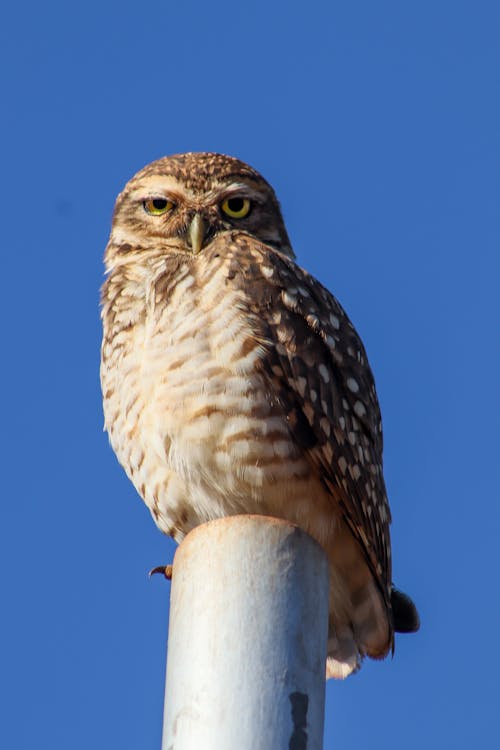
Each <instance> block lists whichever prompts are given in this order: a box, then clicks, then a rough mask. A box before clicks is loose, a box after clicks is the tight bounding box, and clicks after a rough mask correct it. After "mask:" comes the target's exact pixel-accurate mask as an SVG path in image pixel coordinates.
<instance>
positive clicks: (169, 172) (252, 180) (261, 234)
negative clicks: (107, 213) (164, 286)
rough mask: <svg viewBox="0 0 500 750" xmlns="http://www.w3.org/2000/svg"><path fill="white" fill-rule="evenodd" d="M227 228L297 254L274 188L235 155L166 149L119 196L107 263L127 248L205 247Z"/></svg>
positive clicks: (197, 250) (193, 249) (195, 251)
mask: <svg viewBox="0 0 500 750" xmlns="http://www.w3.org/2000/svg"><path fill="white" fill-rule="evenodd" d="M224 232H229V233H234V232H243V233H246V234H248V235H251V236H252V237H254V238H256V239H257V240H259V241H260V242H263V243H265V244H267V245H271V246H272V247H274V248H275V249H277V250H279V251H281V252H283V253H285V254H287V255H288V256H290V257H294V254H293V250H292V248H291V246H290V240H289V238H288V234H287V231H286V229H285V225H284V222H283V218H282V216H281V211H280V207H279V203H278V200H277V198H276V195H275V193H274V190H273V189H272V187H271V186H270V185H269V184H268V183H267V182H266V180H265V179H264V178H263V177H262V176H261V175H260V174H259V173H258V172H256V171H255V170H254V169H252V168H251V167H249V166H248V165H247V164H245V163H244V162H241V161H239V160H238V159H235V158H233V157H230V156H224V155H222V154H212V153H188V154H178V155H176V156H167V157H164V158H163V159H159V160H158V161H154V162H152V163H151V164H149V165H148V166H146V167H144V169H142V170H141V171H140V172H138V173H137V174H136V175H135V176H134V177H133V178H132V179H131V180H130V182H128V183H127V185H126V186H125V189H124V190H123V192H122V193H120V195H119V196H118V199H117V201H116V207H115V212H114V216H113V227H112V231H111V237H110V244H109V245H108V249H107V252H106V261H107V263H108V266H110V265H113V261H114V259H115V258H116V256H117V255H119V256H120V257H121V260H122V262H123V261H124V260H125V259H126V257H127V254H128V253H133V255H136V254H137V253H138V252H141V255H142V258H141V260H142V261H144V260H145V258H144V253H146V254H147V253H148V251H149V252H151V253H154V255H155V256H156V257H157V256H158V253H166V252H170V253H172V252H173V253H186V254H188V255H190V256H196V255H198V254H199V253H202V252H203V250H204V248H205V247H207V246H208V245H209V244H210V243H211V242H212V240H213V239H214V238H215V237H217V236H219V235H221V234H223V233H224Z"/></svg>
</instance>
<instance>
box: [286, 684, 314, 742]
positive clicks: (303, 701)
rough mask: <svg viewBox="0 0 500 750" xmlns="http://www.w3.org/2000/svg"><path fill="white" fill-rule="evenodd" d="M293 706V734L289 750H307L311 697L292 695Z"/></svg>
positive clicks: (304, 694)
mask: <svg viewBox="0 0 500 750" xmlns="http://www.w3.org/2000/svg"><path fill="white" fill-rule="evenodd" d="M288 698H289V700H290V703H291V704H292V721H293V732H292V736H291V737H290V742H289V743H288V747H289V750H307V732H306V726H307V707H308V705H309V696H308V695H307V694H306V693H290V695H289V696H288Z"/></svg>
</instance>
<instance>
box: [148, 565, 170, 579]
mask: <svg viewBox="0 0 500 750" xmlns="http://www.w3.org/2000/svg"><path fill="white" fill-rule="evenodd" d="M155 573H161V574H162V575H164V576H165V578H166V579H167V581H171V580H172V573H173V566H172V565H159V566H158V567H157V568H153V570H150V571H149V577H150V578H151V576H153V575H154V574H155Z"/></svg>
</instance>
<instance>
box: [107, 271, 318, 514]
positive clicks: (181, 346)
mask: <svg viewBox="0 0 500 750" xmlns="http://www.w3.org/2000/svg"><path fill="white" fill-rule="evenodd" d="M167 287H168V285H167V286H165V285H164V284H162V280H161V278H158V279H156V280H152V281H151V282H150V285H149V287H148V288H147V289H146V293H145V294H144V296H143V298H142V301H140V300H138V301H137V303H136V306H137V308H139V307H140V306H141V305H142V311H140V314H137V321H136V323H135V325H132V326H128V327H126V328H124V330H122V331H121V332H120V333H118V334H116V335H115V336H114V337H112V338H111V340H110V342H109V343H108V344H104V349H103V356H104V364H103V372H102V378H103V390H104V393H105V418H106V428H107V429H108V431H109V434H110V439H111V443H112V445H113V448H114V450H115V452H116V453H117V455H118V458H119V460H120V462H121V463H122V464H123V466H124V467H125V469H126V471H127V473H128V475H129V476H130V478H131V479H132V481H133V482H134V484H135V485H136V487H137V489H138V490H139V492H140V493H141V494H142V495H143V497H144V499H145V500H146V502H147V504H148V505H149V506H150V508H153V507H155V506H159V507H160V510H161V512H162V513H163V514H167V515H169V514H170V512H169V510H168V508H169V507H170V509H171V512H172V513H175V506H176V505H179V504H183V503H187V501H188V499H189V505H190V506H191V507H192V508H193V509H194V514H195V515H197V516H199V517H198V518H196V519H194V520H196V522H202V521H203V520H208V518H211V517H216V516H218V515H221V514H223V513H228V512H242V511H244V512H252V510H253V511H254V512H270V513H277V514H280V515H289V514H287V513H284V512H283V504H284V502H285V501H286V503H287V504H290V503H291V504H292V505H293V501H294V498H295V499H296V503H295V505H296V506H297V507H296V510H295V511H294V513H293V516H294V518H296V517H297V514H298V517H300V516H301V515H302V512H301V511H300V506H301V504H302V501H304V500H305V499H306V497H307V496H310V490H311V482H313V479H312V477H311V471H310V468H309V464H308V463H307V462H306V460H305V458H304V457H303V456H302V455H301V454H300V452H299V451H298V449H297V447H296V446H295V444H294V443H293V441H292V439H291V436H290V432H289V429H288V425H287V421H286V415H284V414H283V413H282V410H281V409H278V408H277V406H276V404H275V403H273V400H272V399H271V398H270V395H269V393H268V392H267V391H266V388H265V385H264V381H263V379H262V377H261V375H260V374H259V372H258V368H257V364H258V360H259V359H260V358H261V357H263V356H265V352H266V347H267V346H268V345H269V342H265V341H260V340H259V339H258V334H257V330H258V326H257V325H256V321H255V320H253V319H252V316H251V315H250V314H249V313H248V312H247V307H246V304H245V299H244V297H243V292H242V291H241V290H240V289H232V288H231V287H228V285H227V284H226V276H225V269H224V267H223V265H221V267H220V268H219V269H218V270H217V271H215V272H213V271H212V272H211V273H210V274H207V275H206V277H205V278H202V279H197V278H196V275H195V274H192V273H184V274H182V275H181V277H180V279H179V281H178V283H177V284H176V285H175V286H174V287H173V288H170V289H168V288H167ZM138 312H139V311H138V309H137V310H136V313H138ZM106 394H107V396H106ZM306 485H307V492H306ZM318 491H320V492H321V491H322V490H321V488H319V487H318ZM187 496H188V497H187ZM249 501H250V502H253V503H254V507H253V508H249V505H248V504H249ZM222 506H223V507H222ZM305 513H306V509H305V508H304V514H305ZM194 520H193V523H190V524H189V525H194Z"/></svg>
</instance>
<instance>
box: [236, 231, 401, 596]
mask: <svg viewBox="0 0 500 750" xmlns="http://www.w3.org/2000/svg"><path fill="white" fill-rule="evenodd" d="M234 241H236V244H237V246H238V248H239V253H238V255H237V256H235V257H234V259H233V261H232V263H231V266H230V273H229V279H234V278H235V277H236V276H238V280H237V281H238V283H239V284H242V285H243V286H244V287H245V290H246V299H247V300H250V302H249V305H250V311H249V312H251V313H252V314H253V315H254V316H255V317H256V318H257V319H258V321H259V325H260V328H261V331H262V340H263V343H265V344H267V353H266V355H265V356H264V357H263V359H262V360H261V367H262V368H263V372H264V375H265V377H266V379H267V380H268V383H269V392H270V397H271V398H273V399H276V400H277V401H279V403H280V405H281V407H282V408H283V409H284V410H286V413H287V414H288V419H289V424H290V431H291V433H292V435H293V437H294V439H295V440H296V441H297V443H298V444H300V446H301V447H302V449H303V450H304V452H305V453H306V455H308V457H309V459H310V461H311V462H312V463H313V464H314V465H315V467H316V468H317V470H318V472H320V474H321V478H322V481H323V483H324V484H325V486H326V487H327V488H328V490H329V491H330V492H331V494H332V496H333V497H335V499H336V500H337V502H338V503H339V505H340V507H341V510H342V513H343V515H344V517H345V520H346V522H347V524H348V525H349V527H350V529H351V531H352V533H353V534H354V536H355V538H356V539H357V540H358V542H359V543H360V545H361V547H362V549H363V551H364V554H365V556H366V560H367V563H368V564H369V566H370V568H371V570H372V573H373V575H374V576H375V579H376V580H377V581H378V583H379V585H380V588H381V591H382V594H383V596H384V598H385V600H386V602H387V604H388V606H390V604H389V602H390V587H391V561H390V535H389V524H390V511H389V505H388V502H387V496H386V490H385V484H384V479H383V474H382V425H381V417H380V409H379V405H378V400H377V395H376V392H375V384H374V380H373V375H372V372H371V369H370V366H369V364H368V360H367V357H366V352H365V349H364V347H363V344H362V343H361V340H360V338H359V336H358V334H357V333H356V331H355V329H354V326H353V325H352V323H351V322H350V320H349V318H348V317H347V315H346V313H345V312H344V310H343V309H342V307H341V305H340V304H339V303H338V302H337V300H336V299H335V298H334V297H333V295H332V294H330V292H329V291H328V290H327V289H325V288H324V287H323V286H322V285H321V284H320V283H319V282H318V281H317V280H316V279H314V278H313V277H312V276H311V275H310V274H308V273H307V272H306V271H304V270H303V269H302V268H300V267H299V266H297V265H296V264H295V263H294V262H293V261H292V260H291V259H290V258H288V257H286V256H284V255H282V254H281V253H279V252H276V251H273V250H272V249H270V248H269V247H267V246H264V245H261V244H260V243H257V242H255V241H254V240H253V239H251V238H248V237H245V236H244V235H238V236H236V237H233V242H234Z"/></svg>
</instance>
